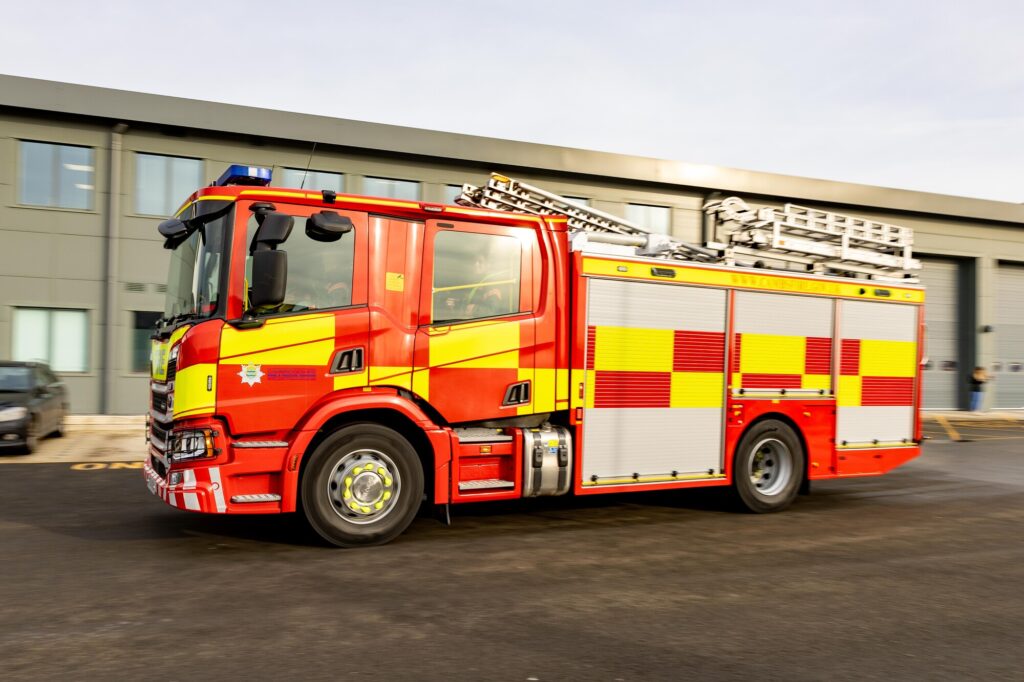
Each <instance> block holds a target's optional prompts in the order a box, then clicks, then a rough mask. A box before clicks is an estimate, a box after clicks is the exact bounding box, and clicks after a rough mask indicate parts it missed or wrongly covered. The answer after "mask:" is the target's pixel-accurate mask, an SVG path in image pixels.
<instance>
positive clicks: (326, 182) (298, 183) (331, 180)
mask: <svg viewBox="0 0 1024 682" xmlns="http://www.w3.org/2000/svg"><path fill="white" fill-rule="evenodd" d="M281 186H282V187H295V188H297V189H315V190H322V189H329V190H331V191H332V192H336V193H338V194H340V193H342V192H344V191H345V176H344V175H342V174H341V173H328V172H327V171H314V170H311V171H307V170H303V169H301V168H285V169H284V171H283V172H282V173H281Z"/></svg>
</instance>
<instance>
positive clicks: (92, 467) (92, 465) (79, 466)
mask: <svg viewBox="0 0 1024 682" xmlns="http://www.w3.org/2000/svg"><path fill="white" fill-rule="evenodd" d="M141 468H142V462H76V463H75V464H72V465H71V470H72V471H99V470H101V469H141Z"/></svg>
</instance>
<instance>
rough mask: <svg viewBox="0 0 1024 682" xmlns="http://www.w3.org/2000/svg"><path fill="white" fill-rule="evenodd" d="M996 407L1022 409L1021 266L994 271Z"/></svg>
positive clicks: (1023, 288)
mask: <svg viewBox="0 0 1024 682" xmlns="http://www.w3.org/2000/svg"><path fill="white" fill-rule="evenodd" d="M995 320H996V349H995V350H996V358H995V362H994V363H993V365H992V368H991V369H992V378H993V379H994V381H993V382H992V383H991V384H989V385H990V386H991V387H992V390H993V392H994V393H995V396H994V398H993V403H992V404H993V405H994V406H995V407H1024V265H1008V264H1001V265H1000V266H999V269H998V270H996V314H995Z"/></svg>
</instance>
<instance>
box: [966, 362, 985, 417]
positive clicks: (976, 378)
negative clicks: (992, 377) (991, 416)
mask: <svg viewBox="0 0 1024 682" xmlns="http://www.w3.org/2000/svg"><path fill="white" fill-rule="evenodd" d="M987 381H988V373H987V372H986V371H985V368H984V367H975V368H974V372H973V373H972V374H971V378H970V384H971V412H980V411H981V399H982V397H984V395H985V394H984V391H985V383H986V382H987Z"/></svg>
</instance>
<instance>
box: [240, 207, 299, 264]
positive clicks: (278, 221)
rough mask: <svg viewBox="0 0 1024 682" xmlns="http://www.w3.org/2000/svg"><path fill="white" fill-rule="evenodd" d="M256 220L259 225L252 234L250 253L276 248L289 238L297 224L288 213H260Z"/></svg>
mask: <svg viewBox="0 0 1024 682" xmlns="http://www.w3.org/2000/svg"><path fill="white" fill-rule="evenodd" d="M256 220H257V221H258V222H259V227H257V228H256V234H254V235H253V236H252V243H251V244H249V253H252V254H256V253H258V252H260V251H273V250H274V249H276V248H277V247H278V245H279V244H283V243H284V242H286V241H287V240H288V237H289V236H290V235H291V233H292V227H293V226H294V225H295V218H293V217H291V216H290V215H288V214H286V213H263V214H259V213H258V214H256ZM254 265H255V263H254Z"/></svg>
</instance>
